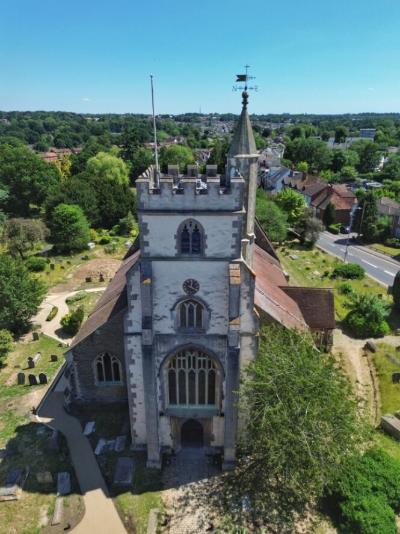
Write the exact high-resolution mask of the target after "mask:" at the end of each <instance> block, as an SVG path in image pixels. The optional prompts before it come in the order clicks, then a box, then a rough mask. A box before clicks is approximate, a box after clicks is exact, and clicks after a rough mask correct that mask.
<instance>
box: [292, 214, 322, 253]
mask: <svg viewBox="0 0 400 534" xmlns="http://www.w3.org/2000/svg"><path fill="white" fill-rule="evenodd" d="M295 230H296V232H297V233H298V234H299V236H300V241H301V243H303V244H307V245H309V246H310V247H313V246H314V245H315V243H316V242H317V241H318V238H319V234H320V233H321V232H322V231H323V230H324V226H323V224H322V222H321V221H320V220H319V219H317V217H315V216H314V213H313V211H312V210H311V209H306V210H304V211H303V213H302V214H301V215H300V217H299V218H298V220H297V223H296V225H295Z"/></svg>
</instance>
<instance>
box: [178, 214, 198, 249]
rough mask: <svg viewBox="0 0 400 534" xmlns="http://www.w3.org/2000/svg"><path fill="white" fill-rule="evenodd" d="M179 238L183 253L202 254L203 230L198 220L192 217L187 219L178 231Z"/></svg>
mask: <svg viewBox="0 0 400 534" xmlns="http://www.w3.org/2000/svg"><path fill="white" fill-rule="evenodd" d="M178 240H179V251H180V253H181V254H195V255H199V254H202V252H203V231H202V228H201V226H200V224H199V223H198V222H196V221H193V220H191V219H190V220H188V221H185V222H184V223H183V224H182V225H181V227H180V231H179V232H178Z"/></svg>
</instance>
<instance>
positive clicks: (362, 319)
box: [345, 294, 390, 337]
mask: <svg viewBox="0 0 400 534" xmlns="http://www.w3.org/2000/svg"><path fill="white" fill-rule="evenodd" d="M348 308H349V309H350V311H349V313H348V314H347V315H346V317H345V323H346V324H347V326H348V327H349V328H350V330H351V331H352V332H353V333H354V334H355V335H356V336H359V337H369V336H371V337H380V336H384V335H385V334H388V333H389V331H390V328H389V325H388V324H387V322H386V319H387V317H388V316H389V305H388V304H387V303H386V302H384V301H383V300H382V299H380V298H378V297H377V296H376V295H368V294H361V295H358V294H355V295H351V297H350V302H349V303H348Z"/></svg>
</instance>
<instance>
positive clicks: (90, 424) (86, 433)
mask: <svg viewBox="0 0 400 534" xmlns="http://www.w3.org/2000/svg"><path fill="white" fill-rule="evenodd" d="M95 428H96V423H95V421H89V422H88V423H86V425H85V428H84V430H83V435H84V436H90V434H93V432H94V431H95Z"/></svg>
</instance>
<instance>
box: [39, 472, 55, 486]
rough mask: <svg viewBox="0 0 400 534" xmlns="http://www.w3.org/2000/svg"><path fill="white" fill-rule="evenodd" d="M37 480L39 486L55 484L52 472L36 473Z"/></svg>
mask: <svg viewBox="0 0 400 534" xmlns="http://www.w3.org/2000/svg"><path fill="white" fill-rule="evenodd" d="M36 480H37V481H38V482H39V484H53V477H52V475H51V473H50V471H40V472H39V473H36Z"/></svg>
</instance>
